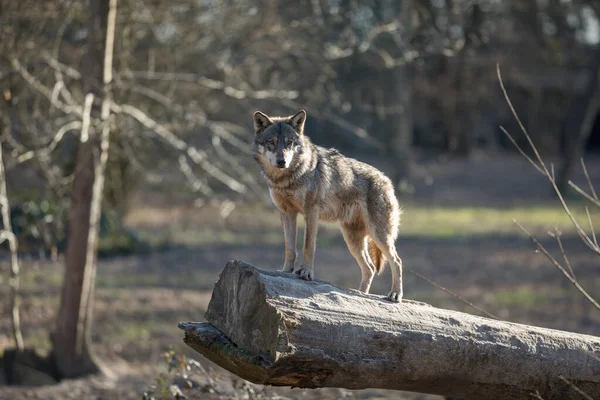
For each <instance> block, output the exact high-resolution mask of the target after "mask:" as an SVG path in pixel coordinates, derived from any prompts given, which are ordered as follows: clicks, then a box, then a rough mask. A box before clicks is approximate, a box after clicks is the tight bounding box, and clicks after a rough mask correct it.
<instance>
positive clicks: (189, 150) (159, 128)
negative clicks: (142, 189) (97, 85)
mask: <svg viewBox="0 0 600 400" xmlns="http://www.w3.org/2000/svg"><path fill="white" fill-rule="evenodd" d="M111 107H112V109H113V111H115V112H120V113H124V114H127V115H129V116H131V117H133V118H134V119H135V120H137V121H138V122H139V123H141V124H142V125H144V126H145V127H146V128H148V129H149V130H150V131H152V132H154V133H155V134H157V135H158V136H159V137H160V138H162V139H163V140H164V141H165V142H167V143H168V144H170V145H171V146H173V147H174V148H175V149H177V150H179V151H180V152H182V153H184V154H186V155H187V156H188V157H189V158H190V159H191V160H192V161H193V162H194V163H195V164H197V165H199V166H200V167H202V169H204V171H206V172H207V173H208V174H209V175H211V176H212V177H213V178H215V179H217V180H219V181H221V182H222V183H224V184H225V185H226V186H227V187H229V188H230V189H231V190H233V191H235V192H238V193H245V192H246V191H247V187H246V185H244V184H243V183H241V182H239V181H237V180H236V179H234V178H232V177H231V176H229V175H228V174H226V173H225V172H223V171H222V170H220V169H219V168H217V167H215V166H214V165H213V164H212V163H211V162H209V161H208V160H207V154H206V153H205V152H204V151H203V150H199V149H197V148H195V147H192V146H189V145H188V144H187V143H186V142H185V141H183V140H181V139H179V138H178V137H177V136H176V135H175V134H174V133H173V132H171V131H170V130H168V129H167V128H166V127H165V126H164V125H161V124H159V123H158V122H156V121H155V120H153V119H152V118H150V117H149V116H148V115H147V114H146V113H144V112H143V111H142V110H140V109H139V108H137V107H134V106H132V105H130V104H122V105H118V104H116V103H113V104H112V105H111Z"/></svg>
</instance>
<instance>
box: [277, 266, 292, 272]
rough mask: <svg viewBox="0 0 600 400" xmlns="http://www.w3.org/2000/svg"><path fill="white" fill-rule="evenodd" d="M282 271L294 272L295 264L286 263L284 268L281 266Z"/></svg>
mask: <svg viewBox="0 0 600 400" xmlns="http://www.w3.org/2000/svg"><path fill="white" fill-rule="evenodd" d="M280 271H283V272H294V266H293V265H286V264H284V265H283V268H281V270H280Z"/></svg>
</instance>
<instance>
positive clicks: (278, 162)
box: [277, 158, 285, 168]
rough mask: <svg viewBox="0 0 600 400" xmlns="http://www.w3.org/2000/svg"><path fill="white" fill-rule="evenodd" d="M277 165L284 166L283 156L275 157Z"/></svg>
mask: <svg viewBox="0 0 600 400" xmlns="http://www.w3.org/2000/svg"><path fill="white" fill-rule="evenodd" d="M277 166H278V167H279V168H285V160H284V159H283V158H279V159H277Z"/></svg>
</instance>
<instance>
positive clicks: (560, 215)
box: [400, 205, 600, 237]
mask: <svg viewBox="0 0 600 400" xmlns="http://www.w3.org/2000/svg"><path fill="white" fill-rule="evenodd" d="M571 211H572V213H573V215H574V217H575V218H576V219H577V221H578V222H579V224H580V225H581V226H583V227H587V226H588V222H587V221H588V220H587V215H586V213H585V210H583V209H581V208H578V209H574V210H571ZM513 220H517V221H518V222H519V223H520V224H521V225H523V226H524V227H525V228H526V229H528V230H529V231H530V232H533V233H538V234H539V233H545V232H547V231H549V230H553V229H554V227H557V228H558V229H559V230H561V231H562V232H563V233H565V234H567V233H575V227H574V226H573V224H572V223H571V221H570V220H569V218H568V217H567V215H566V214H565V212H564V210H563V209H562V208H560V207H550V206H536V207H528V208H507V209H499V208H486V207H464V208H441V207H435V208H427V207H421V206H410V205H409V206H406V207H404V214H403V217H402V223H401V227H400V234H401V235H417V236H432V237H449V236H467V235H484V234H498V233H502V234H511V233H517V234H520V232H521V231H520V230H519V228H518V227H517V226H516V225H515V224H514V222H513ZM592 222H593V224H594V226H600V213H595V215H592Z"/></svg>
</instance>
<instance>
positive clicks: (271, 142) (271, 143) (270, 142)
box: [267, 139, 275, 146]
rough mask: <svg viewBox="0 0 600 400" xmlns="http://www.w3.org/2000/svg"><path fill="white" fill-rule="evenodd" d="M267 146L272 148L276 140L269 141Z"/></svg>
mask: <svg viewBox="0 0 600 400" xmlns="http://www.w3.org/2000/svg"><path fill="white" fill-rule="evenodd" d="M267 144H268V145H271V146H275V139H270V140H267Z"/></svg>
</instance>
